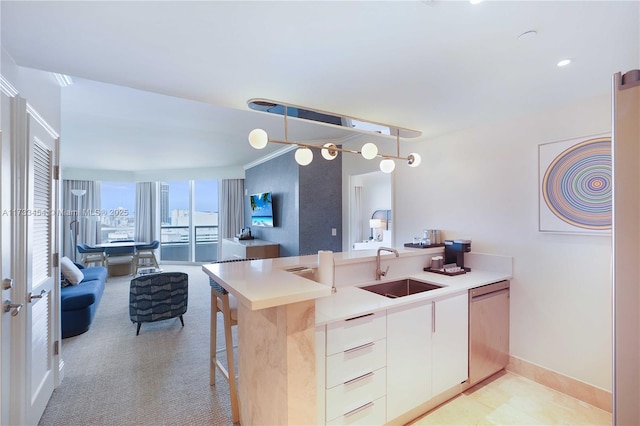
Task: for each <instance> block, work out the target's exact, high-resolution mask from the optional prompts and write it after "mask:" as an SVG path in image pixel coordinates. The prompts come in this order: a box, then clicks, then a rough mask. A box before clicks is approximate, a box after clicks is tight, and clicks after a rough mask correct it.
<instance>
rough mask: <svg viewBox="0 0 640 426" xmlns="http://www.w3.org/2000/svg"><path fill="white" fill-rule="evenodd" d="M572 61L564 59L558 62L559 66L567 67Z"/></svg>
mask: <svg viewBox="0 0 640 426" xmlns="http://www.w3.org/2000/svg"><path fill="white" fill-rule="evenodd" d="M570 63H571V59H563V60H561V61H560V62H558V66H559V67H566V66H567V65H569V64H570Z"/></svg>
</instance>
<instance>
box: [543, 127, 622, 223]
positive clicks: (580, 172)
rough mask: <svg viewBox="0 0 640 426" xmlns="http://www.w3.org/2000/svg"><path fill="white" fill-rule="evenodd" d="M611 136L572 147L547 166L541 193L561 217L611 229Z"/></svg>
mask: <svg viewBox="0 0 640 426" xmlns="http://www.w3.org/2000/svg"><path fill="white" fill-rule="evenodd" d="M611 171H612V167H611V138H610V137H602V138H594V139H588V140H585V141H583V142H580V143H577V144H575V145H572V146H570V147H569V148H567V149H565V150H564V151H562V152H561V153H560V154H559V155H557V156H556V157H555V158H554V159H553V161H551V163H550V164H549V165H548V167H547V169H546V172H545V174H544V178H543V180H542V188H541V190H542V195H543V197H544V201H545V203H546V205H547V207H548V208H549V210H550V211H551V212H552V213H553V214H554V215H555V216H556V217H558V218H559V219H560V220H562V221H563V222H566V223H568V224H570V225H573V226H576V227H578V228H582V229H588V230H610V229H611V198H612V182H611Z"/></svg>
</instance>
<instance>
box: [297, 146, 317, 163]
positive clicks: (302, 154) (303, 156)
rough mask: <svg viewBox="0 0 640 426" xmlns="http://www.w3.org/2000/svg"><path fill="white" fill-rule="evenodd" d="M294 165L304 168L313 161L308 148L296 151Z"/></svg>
mask: <svg viewBox="0 0 640 426" xmlns="http://www.w3.org/2000/svg"><path fill="white" fill-rule="evenodd" d="M295 157H296V163H298V164H300V165H301V166H306V165H308V164H309V163H311V161H312V160H313V152H311V150H310V149H309V148H305V147H301V148H298V149H297V150H296V154H295Z"/></svg>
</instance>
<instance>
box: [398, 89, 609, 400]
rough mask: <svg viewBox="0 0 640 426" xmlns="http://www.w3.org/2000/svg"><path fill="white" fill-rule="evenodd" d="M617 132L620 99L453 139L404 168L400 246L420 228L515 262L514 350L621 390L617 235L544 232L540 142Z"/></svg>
mask: <svg viewBox="0 0 640 426" xmlns="http://www.w3.org/2000/svg"><path fill="white" fill-rule="evenodd" d="M610 131H611V101H610V96H608V95H605V96H600V97H597V98H592V99H587V100H584V101H581V102H579V103H576V104H572V105H567V106H563V107H558V108H555V109H549V110H545V111H542V112H540V113H538V114H535V115H529V116H526V117H522V118H519V119H515V120H510V121H506V122H502V123H499V124H492V125H486V126H484V127H482V128H475V129H471V130H466V131H461V132H457V133H453V134H449V135H445V136H442V137H439V138H436V139H433V140H430V141H427V142H423V143H421V144H418V145H416V151H417V152H418V153H419V154H421V155H422V159H423V160H422V161H423V163H422V165H421V166H420V167H418V168H409V167H406V166H404V165H403V164H398V165H397V167H396V171H395V172H394V173H395V182H394V193H395V208H394V221H395V230H396V240H395V243H396V245H397V246H400V245H402V243H404V242H410V241H411V239H412V237H413V236H414V234H415V233H416V230H420V229H422V228H434V229H441V230H442V232H443V237H444V238H456V237H467V236H468V237H471V238H472V240H473V242H472V251H474V252H478V253H493V254H504V255H509V256H513V257H514V278H513V281H512V283H511V285H512V287H511V335H510V339H511V342H510V344H511V349H510V351H511V354H512V355H513V356H515V357H519V358H522V359H524V360H526V361H528V362H531V363H535V364H538V365H540V366H542V367H545V368H547V369H550V370H555V371H557V372H560V373H562V374H565V375H567V376H570V377H573V378H575V379H578V380H581V381H584V382H587V383H589V384H592V385H595V386H598V387H601V388H604V389H606V390H609V391H610V390H611V388H612V385H611V341H612V336H611V324H612V320H611V315H612V312H611V275H610V274H611V273H610V261H611V238H610V237H609V236H584V235H560V234H541V233H540V232H538V145H539V144H542V143H547V142H553V141H559V140H563V139H570V138H573V137H579V136H587V135H592V134H596V133H604V132H610Z"/></svg>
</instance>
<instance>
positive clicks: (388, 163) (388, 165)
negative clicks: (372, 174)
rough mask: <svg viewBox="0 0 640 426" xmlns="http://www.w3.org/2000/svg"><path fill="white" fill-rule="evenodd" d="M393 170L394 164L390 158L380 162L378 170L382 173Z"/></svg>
mask: <svg viewBox="0 0 640 426" xmlns="http://www.w3.org/2000/svg"><path fill="white" fill-rule="evenodd" d="M395 168H396V163H395V162H394V161H393V160H392V159H390V158H385V159H384V160H382V161H381V162H380V170H381V171H382V173H391V172H392V171H393V170H394V169H395Z"/></svg>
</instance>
